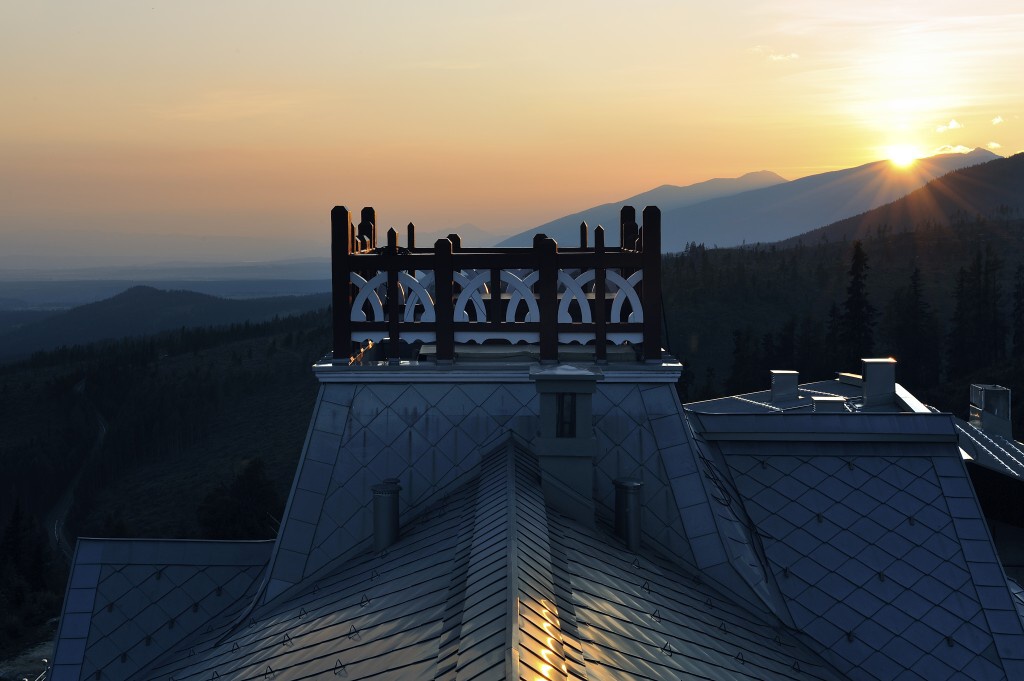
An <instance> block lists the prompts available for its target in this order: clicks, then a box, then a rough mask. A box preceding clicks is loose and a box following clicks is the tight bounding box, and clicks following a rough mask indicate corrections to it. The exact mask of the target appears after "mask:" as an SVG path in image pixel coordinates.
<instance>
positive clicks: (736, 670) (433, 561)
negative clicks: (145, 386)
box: [138, 438, 841, 681]
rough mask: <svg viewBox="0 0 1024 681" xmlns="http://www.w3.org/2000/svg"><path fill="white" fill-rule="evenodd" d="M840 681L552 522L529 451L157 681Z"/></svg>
mask: <svg viewBox="0 0 1024 681" xmlns="http://www.w3.org/2000/svg"><path fill="white" fill-rule="evenodd" d="M384 673H387V674H390V675H391V677H392V678H394V677H395V675H399V676H400V678H403V679H416V678H424V679H506V678H522V679H530V680H531V681H532V680H533V679H535V678H538V677H539V678H545V679H558V678H561V679H570V678H601V677H602V676H603V675H604V676H608V675H610V676H612V677H615V678H667V677H669V675H671V678H676V675H678V674H685V675H687V678H697V679H722V678H730V679H734V678H752V679H768V678H770V679H794V678H797V679H836V678H841V677H840V675H839V674H838V673H837V672H836V671H835V670H834V669H832V668H830V666H829V665H828V663H826V662H825V661H824V660H822V659H821V658H820V657H819V656H817V655H816V654H815V653H813V652H812V651H811V650H810V649H809V648H808V647H807V645H805V644H804V643H802V642H801V641H800V640H799V639H798V638H797V637H794V635H793V634H792V633H791V632H790V631H788V630H787V629H786V628H785V627H783V626H781V623H779V622H778V621H772V620H771V619H770V618H767V619H766V618H762V617H759V616H758V615H757V614H755V613H752V612H750V611H749V610H747V609H746V608H744V607H743V606H742V605H740V604H738V603H736V602H734V601H732V600H730V599H729V597H727V596H726V595H724V594H723V593H721V592H720V591H718V590H717V589H715V588H714V587H712V586H711V585H708V584H705V583H703V581H702V580H701V579H700V578H699V577H698V576H697V575H696V574H695V573H693V574H687V573H684V572H682V571H680V570H679V568H677V567H675V566H673V564H672V563H671V562H670V561H668V560H666V559H665V558H663V557H659V556H657V554H655V553H652V552H649V551H644V552H642V553H641V554H640V555H635V554H632V553H629V552H628V551H626V550H625V549H624V548H619V547H618V546H616V545H614V544H613V543H609V541H608V539H607V537H606V536H604V535H603V533H601V532H600V531H595V530H586V529H584V528H582V527H580V526H579V525H578V524H576V523H573V522H572V521H569V520H567V519H565V518H562V517H561V516H558V515H557V514H555V513H553V512H551V511H549V510H548V509H547V508H546V506H545V503H544V500H543V496H542V493H541V490H540V480H539V473H538V470H537V466H536V462H535V460H534V458H533V456H532V454H531V453H530V452H529V449H528V447H527V446H525V444H524V443H522V442H521V441H519V440H518V439H516V438H513V439H511V440H509V441H508V442H506V443H503V444H501V445H499V446H497V447H496V448H495V449H494V451H492V452H491V453H490V454H489V455H488V456H486V457H484V458H483V461H482V463H481V465H480V467H479V471H478V473H477V474H476V476H475V477H474V478H473V479H472V480H471V481H469V482H467V483H466V484H465V485H463V486H462V487H461V488H460V489H459V490H458V491H457V492H456V493H454V494H452V495H451V496H450V497H449V498H448V499H447V500H445V501H444V502H442V503H439V504H435V505H434V506H433V507H431V508H430V509H429V510H428V511H427V512H426V513H425V514H424V515H423V516H422V517H420V518H417V519H415V520H414V521H413V522H412V526H411V527H409V528H408V529H407V530H406V532H405V533H404V535H403V537H402V539H401V540H400V541H399V542H398V543H397V544H396V545H394V546H393V547H391V548H390V549H388V550H387V551H386V552H383V553H381V554H372V553H366V554H363V555H361V556H358V557H356V558H354V559H352V560H349V561H346V562H345V563H343V564H341V565H338V566H336V567H335V568H334V569H333V570H332V571H331V572H330V573H329V574H327V575H325V576H324V577H322V578H321V579H319V580H317V581H316V582H315V583H314V584H312V585H311V586H310V587H308V588H306V589H304V590H303V591H302V592H301V593H296V594H290V595H289V596H288V597H287V598H286V599H284V600H283V601H282V602H280V603H278V604H269V605H268V606H265V607H263V608H260V609H257V611H255V612H254V613H253V614H252V616H251V619H249V620H248V621H247V622H241V623H239V625H238V626H237V627H236V629H235V630H234V631H233V632H232V633H231V634H230V635H228V636H226V637H225V636H217V635H215V634H199V635H197V636H196V637H195V638H194V639H192V640H189V641H186V642H184V643H183V644H181V645H180V646H178V647H177V648H175V649H174V650H172V651H170V652H168V653H167V654H166V655H165V656H164V657H163V658H162V659H160V660H158V661H157V662H155V663H154V664H152V665H151V666H150V667H148V668H147V669H145V670H143V671H142V672H140V673H139V674H138V678H146V679H171V678H174V679H186V678H199V679H205V678H211V677H214V674H216V675H217V676H216V678H264V677H265V678H275V679H301V678H311V677H314V676H317V675H320V674H328V675H330V674H334V675H337V676H341V677H347V678H368V677H372V676H374V675H379V674H384Z"/></svg>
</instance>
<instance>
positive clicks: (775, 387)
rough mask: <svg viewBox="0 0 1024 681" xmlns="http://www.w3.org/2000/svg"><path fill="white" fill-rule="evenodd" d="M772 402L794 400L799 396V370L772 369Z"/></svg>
mask: <svg viewBox="0 0 1024 681" xmlns="http://www.w3.org/2000/svg"><path fill="white" fill-rule="evenodd" d="M771 373H772V402H773V403H774V402H792V401H793V400H795V399H796V398H797V386H798V385H799V383H800V372H799V371H785V370H782V369H772V372H771Z"/></svg>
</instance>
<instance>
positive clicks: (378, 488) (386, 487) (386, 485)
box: [370, 478, 402, 494]
mask: <svg viewBox="0 0 1024 681" xmlns="http://www.w3.org/2000/svg"><path fill="white" fill-rule="evenodd" d="M393 479H394V478H388V479H387V480H385V481H384V482H382V483H379V484H376V485H374V486H373V487H371V488H370V489H371V490H373V493H374V494H398V493H399V492H401V491H402V486H401V485H399V484H398V483H395V482H391V480H393Z"/></svg>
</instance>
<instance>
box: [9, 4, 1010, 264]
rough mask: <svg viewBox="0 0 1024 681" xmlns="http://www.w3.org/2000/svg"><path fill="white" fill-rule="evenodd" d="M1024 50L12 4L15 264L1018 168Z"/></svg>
mask: <svg viewBox="0 0 1024 681" xmlns="http://www.w3.org/2000/svg"><path fill="white" fill-rule="evenodd" d="M1021 35H1024V12H1022V11H1021V9H1020V6H1019V3H1018V2H1016V0H1005V1H996V2H988V3H982V4H981V6H979V5H978V3H973V4H966V5H965V4H963V3H960V2H951V1H949V0H929V1H928V2H924V1H917V2H915V1H912V2H906V3H899V4H898V6H894V5H893V3H891V2H889V1H888V0H860V1H858V2H828V3H822V2H816V1H814V2H812V1H811V0H796V1H795V2H787V3H770V2H767V1H765V2H757V1H754V2H750V1H743V2H740V1H738V0H733V1H728V0H727V1H725V2H721V3H681V2H669V1H668V0H662V1H655V2H650V3H640V4H636V3H614V2H596V3H595V2H582V1H581V2H573V3H550V2H535V1H529V0H524V1H522V2H517V3H499V2H474V3H449V2H441V3H420V2H398V3H358V4H356V3H338V2H328V1H327V0H320V1H318V0H309V1H307V2H300V3H272V2H252V1H248V0H246V1H244V2H243V1H242V0H234V1H225V2H216V3H205V2H190V1H187V2H180V1H179V0H174V1H173V2H172V1H165V0H153V1H151V2H146V3H138V2H131V1H127V0H125V1H123V2H112V1H109V0H97V1H96V2H88V3H45V2H42V3H9V4H8V6H7V7H6V8H5V11H4V20H3V21H2V22H0V61H2V63H3V64H4V65H5V68H4V69H2V70H0V88H2V91H3V92H4V105H3V106H2V107H0V120H2V125H0V251H2V250H3V245H2V244H3V239H4V238H6V237H8V236H9V235H11V234H14V233H15V232H19V231H24V230H35V231H39V230H42V231H47V230H52V231H53V233H54V234H57V233H60V232H62V231H70V232H75V231H79V232H81V231H106V232H133V231H134V232H151V233H189V234H203V235H207V234H209V235H223V236H228V237H238V238H246V239H249V238H251V239H257V240H260V239H262V240H265V241H266V242H267V243H271V242H273V243H274V244H278V246H275V247H274V248H273V249H269V248H268V249H267V250H266V257H274V255H276V254H283V253H284V251H282V250H274V249H282V248H284V245H287V244H291V245H295V246H296V248H297V249H298V250H302V249H303V248H305V249H306V251H307V252H309V253H310V254H312V253H313V252H315V251H316V250H317V249H323V248H324V247H325V246H326V242H327V232H328V230H327V225H328V215H329V212H330V208H331V206H333V205H335V204H339V203H344V204H346V205H348V206H349V207H353V208H356V209H358V207H360V206H362V205H374V206H376V207H377V209H378V214H379V215H380V216H382V222H385V223H387V224H386V225H385V226H391V225H395V226H399V225H404V224H405V223H406V222H408V221H410V220H413V221H415V222H416V223H417V226H418V227H421V228H423V229H427V230H429V229H437V230H442V229H444V230H447V229H450V228H454V227H456V226H458V225H459V224H460V223H464V222H469V223H474V224H476V225H478V226H480V227H482V228H484V229H488V230H496V231H503V232H507V233H512V232H515V231H519V230H522V229H527V228H529V227H533V226H535V225H538V224H541V223H543V222H545V221H547V220H551V219H553V218H556V217H559V216H561V215H565V214H567V213H570V212H573V211H576V210H580V209H582V208H585V207H587V206H591V205H595V204H599V203H604V202H609V201H616V200H619V199H622V198H624V197H627V196H630V195H632V194H636V193H639V192H641V191H645V190H648V189H651V188H653V187H656V186H659V185H662V184H675V185H685V184H691V183H694V182H699V181H702V180H706V179H709V178H712V177H735V176H738V175H741V174H743V173H746V172H749V171H754V170H761V169H767V170H772V171H775V172H777V173H779V174H781V175H783V176H784V177H787V178H790V179H792V178H796V177H801V176H804V175H809V174H812V173H817V172H823V171H826V170H834V169H838V168H846V167H851V166H855V165H859V164H862V163H866V162H869V161H874V160H879V159H884V158H893V160H894V161H895V160H897V159H896V157H895V156H894V154H893V153H892V152H891V151H889V150H891V149H897V148H900V149H914V150H915V152H914V155H918V154H919V155H929V154H931V153H935V152H937V151H950V150H958V149H971V148H974V147H979V146H981V147H987V148H990V149H993V150H995V151H996V153H1000V154H1004V155H1008V154H1012V153H1016V152H1018V151H1021V150H1024V120H1021V116H1024V90H1022V89H1021V88H1020V86H1019V83H1020V74H1021V73H1024V42H1022V41H1020V39H1019V38H1020V36H1021ZM299 245H301V248H299ZM289 255H291V253H289Z"/></svg>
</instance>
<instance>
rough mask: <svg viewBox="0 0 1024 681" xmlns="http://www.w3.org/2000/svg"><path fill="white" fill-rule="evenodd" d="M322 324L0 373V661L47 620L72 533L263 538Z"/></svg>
mask: <svg viewBox="0 0 1024 681" xmlns="http://www.w3.org/2000/svg"><path fill="white" fill-rule="evenodd" d="M329 323H330V320H329V315H328V313H327V312H326V310H320V311H318V312H310V313H306V314H303V315H299V316H293V317H286V318H283V319H275V320H272V321H268V322H264V323H260V324H249V323H242V324H234V325H229V326H221V327H202V328H191V329H179V330H178V331H173V332H166V333H163V334H158V335H155V336H148V337H143V338H135V339H126V340H123V341H118V342H108V343H103V344H92V345H87V346H78V347H71V348H62V349H60V350H57V351H53V352H42V353H37V354H35V355H33V356H32V358H31V359H30V360H27V361H23V362H20V363H16V364H8V365H4V366H0V413H3V414H4V418H3V419H0V470H2V471H3V476H2V477H0V642H2V643H0V655H2V654H3V653H4V652H7V651H9V650H12V649H14V648H16V647H17V646H18V645H19V644H20V643H22V642H23V641H25V640H28V639H31V638H33V635H34V633H35V632H37V631H38V628H39V627H41V626H44V625H45V622H46V620H47V619H48V618H50V617H53V616H54V615H55V614H56V609H57V608H58V607H59V604H60V599H61V596H62V594H63V589H64V580H65V579H66V574H65V573H63V570H64V568H63V565H64V564H65V559H66V555H65V556H61V555H60V553H65V554H66V553H67V552H68V551H69V550H70V547H71V546H73V542H74V538H75V537H76V536H111V537H131V536H153V537H210V538H212V537H233V538H257V537H258V538H268V537H273V536H274V535H275V533H276V528H277V522H278V519H279V518H280V514H281V511H282V510H283V505H284V500H285V497H286V495H287V492H288V490H289V488H290V485H291V480H292V475H293V473H294V469H295V464H296V462H297V460H298V456H299V454H300V451H301V447H302V441H303V438H304V436H305V431H306V426H307V425H308V421H309V414H310V412H311V409H312V406H313V402H314V399H315V396H316V390H317V384H316V380H315V378H314V377H313V376H312V372H311V371H310V365H311V364H312V363H313V362H314V361H316V360H317V359H318V358H319V357H321V356H322V355H323V354H324V353H325V352H326V351H327V350H328V349H329V346H330V341H329V338H330V333H329ZM55 533H56V534H55ZM57 539H61V540H62V541H61V542H60V543H59V544H58V543H57V541H56V540H57Z"/></svg>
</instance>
